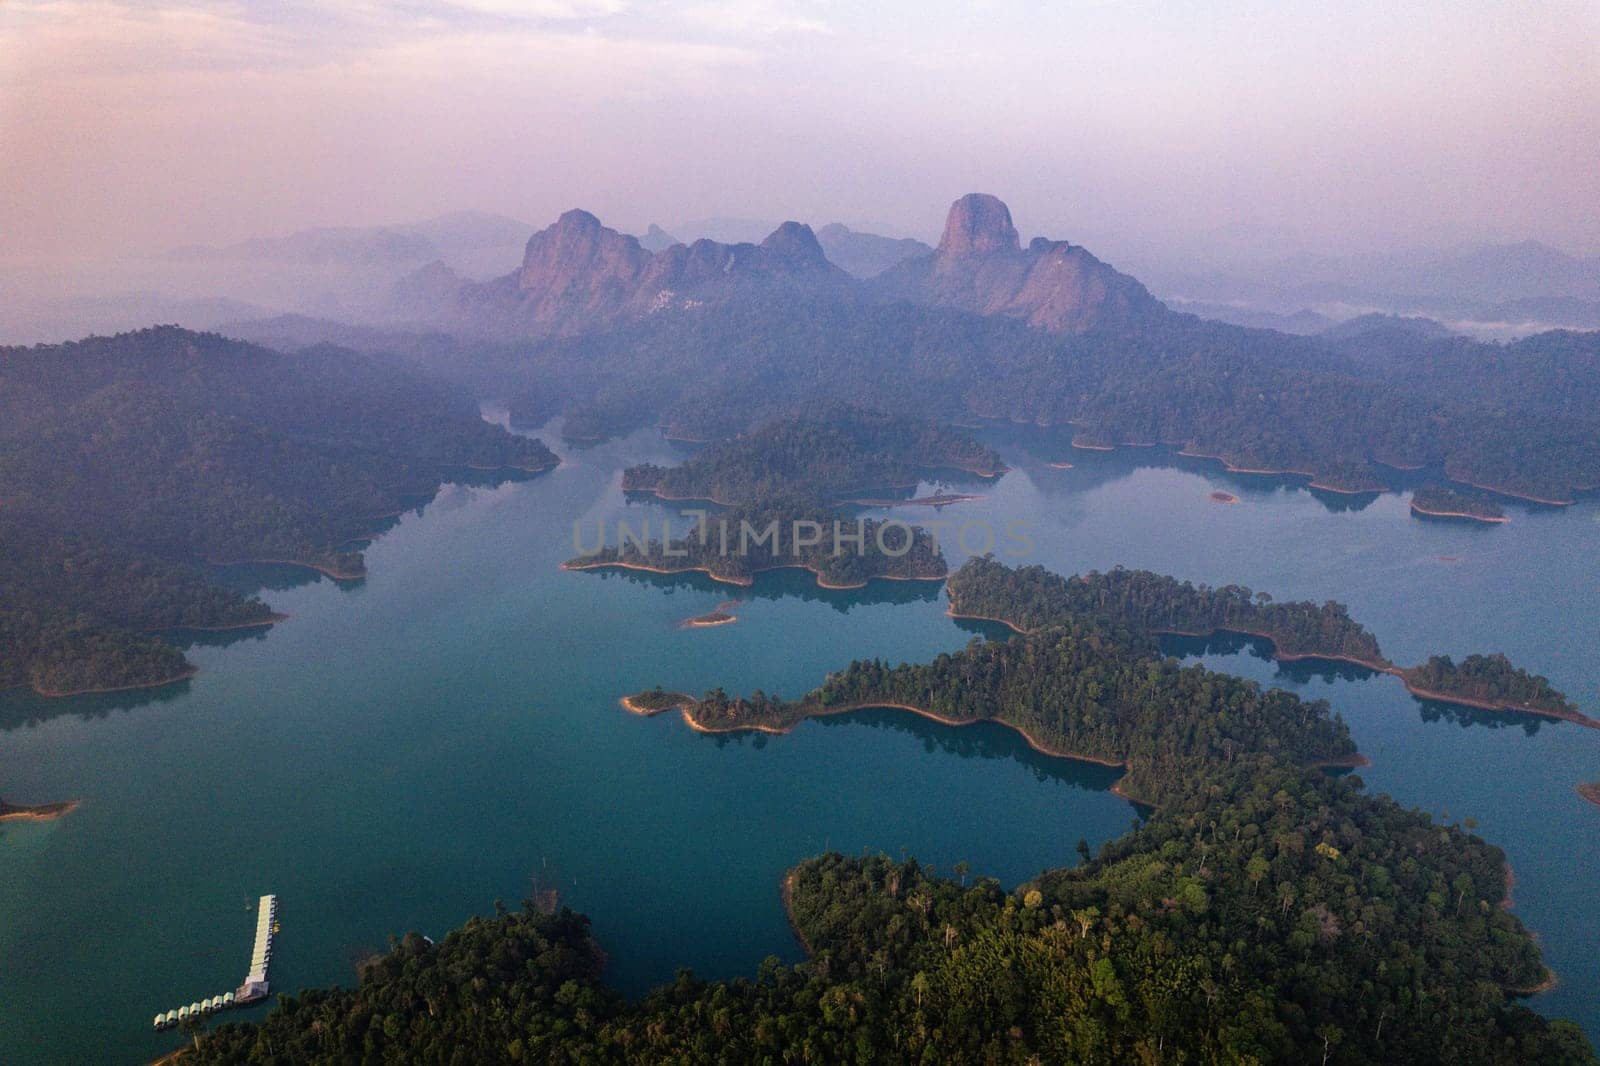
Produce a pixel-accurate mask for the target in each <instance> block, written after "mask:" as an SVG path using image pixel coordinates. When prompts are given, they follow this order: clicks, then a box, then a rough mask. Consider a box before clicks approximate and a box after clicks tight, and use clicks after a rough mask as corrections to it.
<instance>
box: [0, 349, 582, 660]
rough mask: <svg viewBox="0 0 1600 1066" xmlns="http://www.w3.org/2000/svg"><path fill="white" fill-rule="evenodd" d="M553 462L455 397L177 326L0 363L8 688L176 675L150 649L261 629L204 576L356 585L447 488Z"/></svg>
mask: <svg viewBox="0 0 1600 1066" xmlns="http://www.w3.org/2000/svg"><path fill="white" fill-rule="evenodd" d="M554 462H555V457H554V456H553V455H551V453H550V452H549V451H548V450H547V449H546V448H545V447H544V445H542V444H541V443H539V442H538V441H536V440H532V439H529V438H523V437H517V436H514V435H512V434H509V433H507V432H506V431H505V430H503V429H501V428H500V427H497V426H492V425H489V424H488V423H486V422H484V421H483V420H482V418H480V417H479V415H478V411H477V408H476V406H475V405H474V404H473V403H472V402H471V401H470V400H469V399H467V398H466V396H465V395H463V394H459V393H457V392H456V391H455V390H454V389H452V388H449V387H446V386H442V385H439V384H437V383H434V382H430V381H429V380H427V379H425V378H423V377H420V376H418V375H416V374H413V373H405V372H400V371H397V370H396V369H395V368H393V367H386V366H383V365H381V364H378V363H375V362H373V361H372V360H370V359H368V358H366V357H363V356H357V355H354V354H353V353H349V352H344V351H340V350H334V349H326V348H319V349H311V350H308V351H305V352H303V353H301V354H299V355H296V356H285V355H281V354H279V353H276V352H270V351H267V350H265V349H262V348H257V347H254V346H252V345H248V344H243V343H240V342H237V341H229V340H225V339H224V338H222V337H218V336H214V335H210V334H201V333H191V332H189V331H186V330H181V329H177V328H174V327H159V328H155V329H148V330H143V331H141V332H138V333H128V334H123V335H121V336H117V337H96V338H91V339H89V340H85V341H80V342H78V343H75V344H66V345H53V346H38V347H34V348H8V349H0V521H3V522H4V527H5V528H4V530H3V532H4V534H5V536H4V540H3V541H0V628H3V630H4V637H3V639H0V685H4V684H21V683H30V684H32V685H34V687H36V688H38V689H40V690H41V691H73V690H79V689H85V688H115V687H122V686H126V685H139V684H149V683H153V682H157V681H160V680H164V679H170V678H172V677H175V676H178V675H181V674H182V673H183V672H184V671H185V670H186V669H187V664H186V663H185V662H184V659H183V656H182V655H181V654H180V653H179V652H177V650H176V649H173V648H171V647H168V646H166V645H164V644H161V643H160V642H159V641H156V640H154V639H153V638H151V637H148V636H144V635H141V634H140V632H139V631H142V630H150V629H159V628H171V627H185V626H193V627H209V626H222V625H236V624H239V623H246V622H252V621H261V620H264V619H265V618H266V616H267V614H268V613H269V612H268V611H267V609H266V608H265V606H264V605H262V604H260V603H259V602H255V601H249V600H244V599H242V598H240V597H238V596H235V595H233V594H231V593H228V592H225V591H224V590H222V589H218V588H215V587H214V586H211V585H209V584H208V583H207V582H206V581H205V580H204V578H203V577H202V576H200V574H199V573H198V572H197V571H196V570H194V569H193V567H194V566H195V565H197V564H204V563H208V562H223V561H233V560H245V559H270V560H283V561H295V562H304V563H309V564H314V565H318V566H322V567H325V568H327V569H329V570H330V571H332V572H335V573H342V574H359V573H360V570H361V557H360V554H359V552H355V551H350V550H348V547H349V542H351V541H353V540H355V539H358V538H361V537H363V536H366V535H368V534H370V533H371V532H372V530H373V527H374V524H375V523H376V522H377V521H378V520H379V516H381V515H385V514H391V513H394V512H396V511H398V510H400V509H401V508H403V507H404V506H406V505H407V504H408V503H415V502H416V501H417V500H418V499H420V498H425V497H426V496H427V495H430V494H432V493H433V492H434V491H436V490H437V489H438V487H439V485H440V482H441V478H442V477H443V476H445V475H446V474H447V473H448V472H449V471H451V470H453V469H462V468H491V469H504V468H517V469H522V470H529V471H531V470H538V469H544V468H546V467H548V466H550V465H551V464H553V463H554Z"/></svg>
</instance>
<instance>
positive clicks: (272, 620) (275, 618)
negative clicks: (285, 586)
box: [146, 611, 289, 633]
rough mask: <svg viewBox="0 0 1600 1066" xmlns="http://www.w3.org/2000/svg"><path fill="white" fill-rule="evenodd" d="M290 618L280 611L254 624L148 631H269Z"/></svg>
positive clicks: (176, 627) (166, 627)
mask: <svg viewBox="0 0 1600 1066" xmlns="http://www.w3.org/2000/svg"><path fill="white" fill-rule="evenodd" d="M288 620H289V616H288V615H286V614H283V613H282V612H279V611H273V612H272V613H271V614H269V615H267V616H266V617H265V618H262V619H259V620H257V621H254V622H230V623H228V624H227V625H220V626H181V625H180V626H158V627H156V628H155V629H150V630H146V632H149V633H230V632H232V631H234V630H236V629H268V628H270V627H272V626H275V625H277V624H278V623H279V622H287V621H288Z"/></svg>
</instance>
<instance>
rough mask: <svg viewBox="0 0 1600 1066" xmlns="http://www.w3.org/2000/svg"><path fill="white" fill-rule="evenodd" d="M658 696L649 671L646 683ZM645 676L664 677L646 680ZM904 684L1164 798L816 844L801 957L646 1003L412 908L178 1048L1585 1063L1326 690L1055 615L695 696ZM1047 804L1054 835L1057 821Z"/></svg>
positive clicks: (1497, 897)
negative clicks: (1026, 834)
mask: <svg viewBox="0 0 1600 1066" xmlns="http://www.w3.org/2000/svg"><path fill="white" fill-rule="evenodd" d="M652 695H655V694H652ZM660 698H661V699H665V698H666V694H664V693H663V694H660ZM874 700H876V701H891V702H907V703H913V704H915V705H918V706H922V707H925V708H926V709H929V710H933V711H936V712H937V713H940V714H943V715H946V716H948V717H951V718H956V719H960V720H969V719H971V718H975V717H998V718H1000V719H1001V720H1004V721H1008V722H1011V723H1012V724H1014V725H1018V726H1019V727H1022V728H1026V729H1029V730H1030V731H1036V733H1037V734H1038V738H1039V739H1041V740H1045V741H1048V742H1053V743H1062V744H1070V745H1073V746H1076V747H1078V748H1079V749H1085V750H1086V752H1094V753H1097V754H1099V755H1102V756H1105V757H1107V758H1110V759H1117V760H1120V761H1125V762H1126V763H1127V764H1128V767H1129V770H1128V774H1127V775H1126V777H1125V778H1124V779H1123V780H1124V782H1128V783H1130V784H1131V785H1133V788H1134V791H1135V794H1139V795H1140V796H1141V798H1144V799H1146V800H1149V801H1151V802H1153V803H1154V804H1155V807H1154V810H1153V811H1152V812H1151V814H1150V816H1149V817H1148V819H1147V820H1145V821H1143V822H1142V823H1139V824H1136V826H1135V828H1134V829H1133V830H1132V831H1131V832H1130V833H1128V834H1127V835H1125V836H1123V837H1121V838H1119V839H1116V840H1113V841H1111V842H1109V843H1108V844H1106V845H1105V846H1104V847H1103V848H1102V849H1101V850H1100V853H1099V854H1098V855H1093V854H1091V853H1090V849H1089V847H1088V845H1087V844H1086V843H1080V845H1079V853H1080V857H1081V860H1082V861H1081V862H1080V863H1079V864H1078V865H1077V866H1075V867H1073V868H1070V869H1055V870H1049V871H1045V872H1044V873H1042V874H1041V875H1040V876H1038V877H1037V878H1035V879H1034V880H1032V881H1030V882H1027V883H1024V884H1021V885H1017V886H1015V887H1014V888H1012V889H1010V890H1007V889H1006V888H1005V887H1004V886H1001V885H1000V884H998V883H996V882H994V881H993V880H988V879H979V880H977V881H975V882H972V883H970V884H969V883H968V879H967V877H966V874H965V871H964V869H963V868H962V867H961V866H960V864H958V865H957V867H956V868H954V869H952V871H951V874H953V876H940V875H939V874H938V873H937V872H936V871H934V870H933V869H931V868H927V867H924V866H922V865H920V864H918V863H917V862H915V861H914V860H906V861H901V862H896V861H893V860H891V859H889V858H887V857H884V856H876V857H874V856H865V857H855V858H848V857H845V856H841V855H838V854H825V855H822V856H819V857H817V858H814V859H810V860H807V861H806V862H804V863H801V864H800V865H799V866H798V867H796V868H795V869H794V870H792V871H791V872H790V874H789V876H788V878H787V880H786V882H785V885H784V895H785V900H786V903H787V906H788V909H789V913H790V916H791V920H792V922H793V925H794V929H795V932H796V935H797V936H798V937H799V938H800V940H801V942H802V943H803V944H804V945H805V947H806V949H807V956H808V957H807V959H806V960H805V961H804V962H802V963H800V964H798V965H796V966H793V967H786V966H783V965H780V964H778V963H777V961H776V960H769V961H768V962H767V963H765V964H763V965H762V966H761V968H760V969H759V971H758V972H757V973H756V974H755V975H754V976H753V977H751V978H741V979H736V980H731V981H712V982H707V981H702V980H699V979H696V978H695V977H694V976H693V975H692V974H689V973H687V972H683V973H681V974H680V975H679V977H678V979H677V980H676V981H675V982H673V983H671V984H669V985H666V986H663V987H659V988H657V989H655V990H654V991H652V992H651V993H649V994H648V995H646V996H645V997H644V998H643V999H641V1000H639V1001H637V1002H629V1001H626V1000H623V999H621V998H620V997H618V996H617V995H615V994H614V993H612V992H610V991H609V990H608V989H607V988H606V987H605V985H604V983H603V981H602V972H603V963H604V952H603V950H602V948H601V947H600V945H599V944H598V943H597V942H596V941H595V939H594V938H593V936H592V934H591V933H590V930H589V927H588V923H587V921H586V920H585V919H584V918H583V917H581V916H580V915H577V914H574V913H572V912H570V911H567V910H564V909H559V908H557V907H555V906H554V905H553V901H550V900H548V899H545V900H540V901H537V902H535V901H529V902H528V903H526V904H525V905H524V908H523V909H522V910H520V911H516V912H511V911H507V910H505V909H503V908H500V907H498V906H497V909H496V912H495V914H494V915H493V916H492V917H489V918H483V919H473V920H472V921H470V922H468V923H467V925H466V926H465V927H463V928H462V929H459V930H457V931H456V932H453V933H451V934H450V935H449V936H447V937H445V938H444V939H443V940H442V941H440V942H439V943H438V944H433V943H430V942H428V941H427V940H425V939H423V938H421V937H418V936H415V935H412V936H408V937H406V938H405V939H404V940H401V941H399V942H397V943H396V944H395V945H394V947H393V949H392V950H391V951H390V952H389V953H388V954H386V955H384V956H382V957H381V958H378V959H376V960H374V961H373V962H371V963H370V964H368V965H367V966H365V967H364V968H363V970H362V972H361V978H360V983H359V985H358V986H357V987H356V988H354V989H328V990H317V991H309V992H304V993H302V994H300V995H297V996H286V997H283V998H282V999H281V1000H280V1003H279V1005H278V1007H277V1008H276V1009H275V1010H274V1011H273V1012H272V1013H271V1014H270V1015H269V1016H268V1017H267V1019H266V1020H265V1021H264V1022H263V1023H261V1024H259V1025H239V1024H232V1025H225V1026H223V1027H221V1028H220V1029H218V1030H217V1031H215V1032H213V1033H210V1034H207V1035H204V1036H202V1037H201V1038H200V1040H199V1045H198V1048H197V1049H196V1050H195V1051H194V1052H193V1053H192V1054H189V1055H186V1056H185V1058H186V1059H188V1060H191V1061H195V1062H198V1063H243V1062H260V1063H291V1062H293V1063H303V1062H313V1063H335V1062H372V1063H377V1062H396V1061H407V1062H439V1063H469V1062H471V1063H477V1062H513V1063H514V1062H531V1061H537V1062H573V1063H577V1062H607V1063H609V1062H616V1063H630V1062H637V1063H645V1062H669V1061H670V1062H707V1063H710V1062H756V1063H763V1062H770V1063H778V1062H808V1063H841V1062H848V1063H862V1064H866V1063H880V1062H889V1063H895V1062H904V1063H969V1062H970V1063H1017V1064H1025V1063H1035V1062H1085V1063H1106V1064H1120V1063H1125V1062H1149V1063H1157V1062H1237V1063H1264V1062H1319V1063H1323V1064H1329V1066H1332V1064H1341V1063H1351V1064H1354V1063H1367V1062H1374V1061H1394V1062H1408V1061H1427V1062H1434V1061H1444V1062H1452V1063H1521V1062H1541V1063H1592V1062H1594V1061H1595V1058H1594V1055H1593V1052H1592V1050H1591V1049H1590V1047H1589V1045H1588V1042H1587V1040H1586V1039H1585V1037H1584V1036H1583V1034H1582V1032H1581V1030H1579V1029H1578V1028H1577V1027H1576V1026H1574V1025H1572V1024H1571V1023H1568V1022H1564V1021H1549V1020H1547V1019H1545V1018H1543V1017H1541V1016H1540V1015H1537V1014H1535V1013H1533V1012H1532V1011H1529V1010H1527V1009H1526V1008H1524V1007H1522V1006H1521V1005H1520V1004H1518V1003H1517V1002H1516V1000H1517V997H1518V996H1519V995H1522V994H1525V993H1527V992H1529V991H1531V990H1532V989H1534V988H1535V987H1537V986H1540V985H1541V984H1542V983H1543V982H1545V981H1546V980H1547V978H1548V974H1547V972H1546V970H1545V968H1544V966H1543V964H1542V962H1541V961H1540V957H1539V951H1538V947H1537V944H1536V942H1535V941H1534V940H1533V938H1532V937H1531V936H1530V935H1529V934H1528V932H1527V931H1526V930H1525V929H1524V928H1523V926H1522V924H1521V922H1520V921H1519V920H1518V919H1517V918H1516V917H1515V916H1514V915H1513V914H1511V913H1510V912H1509V911H1508V910H1506V909H1505V907H1504V906H1503V904H1504V901H1505V899H1506V892H1507V880H1506V878H1507V875H1506V865H1505V856H1504V854H1503V853H1502V852H1501V851H1500V849H1499V848H1496V847H1494V846H1493V845H1491V844H1488V843H1487V842H1485V841H1484V840H1482V839H1481V838H1479V837H1477V836H1475V835H1474V834H1473V833H1472V832H1471V831H1470V830H1471V824H1470V823H1468V825H1467V826H1465V827H1462V826H1456V825H1448V824H1442V823H1438V822H1435V821H1434V820H1433V819H1432V818H1431V817H1430V816H1429V815H1427V814H1425V813H1422V812H1418V811H1411V810H1406V809H1404V808H1401V807H1400V806H1398V805H1397V804H1395V803H1394V802H1393V801H1392V800H1390V799H1388V798H1387V797H1373V796H1369V795H1367V794H1366V793H1365V791H1364V789H1363V784H1362V782H1361V780H1360V778H1359V777H1356V776H1354V775H1347V776H1344V777H1339V778H1335V777H1330V776H1328V775H1327V774H1325V773H1324V772H1322V771H1321V770H1319V769H1315V768H1311V767H1308V766H1307V765H1306V764H1307V763H1315V762H1318V761H1322V760H1326V759H1335V760H1348V758H1349V757H1350V756H1351V755H1352V754H1353V753H1354V748H1353V745H1352V743H1351V740H1350V737H1349V734H1348V731H1347V730H1346V728H1345V726H1344V725H1343V723H1342V722H1341V721H1339V719H1337V718H1336V717H1330V716H1329V714H1328V712H1327V708H1326V706H1325V705H1323V704H1320V703H1305V702H1302V701H1300V700H1299V699H1298V698H1296V697H1294V696H1292V695H1289V694H1287V693H1283V692H1279V691H1266V692H1264V691H1263V690H1261V688H1260V687H1259V686H1257V685H1255V684H1253V683H1250V682H1246V681H1241V680H1238V679H1235V678H1230V677H1227V676H1225V675H1218V674H1214V673H1211V672H1209V671H1207V670H1205V669H1204V668H1201V667H1189V668H1181V667H1179V666H1178V665H1177V664H1176V663H1174V662H1173V661H1171V660H1166V659H1163V658H1161V657H1160V656H1159V654H1158V653H1157V652H1156V651H1155V649H1154V645H1153V644H1152V643H1151V641H1150V638H1149V637H1148V636H1146V635H1142V634H1136V633H1131V632H1129V631H1127V630H1116V629H1114V628H1113V627H1111V626H1110V625H1108V624H1106V623H1103V622H1099V621H1086V620H1085V621H1067V622H1064V623H1061V624H1057V625H1052V626H1050V627H1047V628H1045V629H1043V630H1042V631H1040V632H1037V633H1033V634H1030V635H1027V636H1019V637H1016V638H1014V639H1011V640H1007V641H1001V642H997V643H992V644H984V643H982V642H978V641H975V642H974V643H973V644H972V645H970V646H969V647H968V648H967V649H966V650H964V651H962V652H958V653H956V654H954V655H943V656H940V657H939V659H938V660H936V661H935V662H934V663H931V664H927V665H922V666H900V667H888V666H885V665H884V664H882V663H876V662H873V663H856V664H854V665H852V666H851V667H849V668H848V669H846V670H845V671H844V672H843V673H841V674H837V675H834V676H833V677H831V678H829V679H828V681H827V682H826V683H825V684H824V686H823V687H822V688H821V689H819V690H818V691H817V692H815V693H813V694H812V695H811V696H809V697H807V698H806V699H805V700H802V701H801V702H800V703H799V704H784V703H782V702H781V701H778V700H776V699H772V698H768V697H766V696H764V695H762V694H759V693H757V694H755V695H753V696H752V697H750V698H748V699H743V700H739V699H730V698H729V697H727V696H726V695H725V694H722V693H713V694H711V696H710V697H709V698H708V699H707V700H705V701H703V702H702V703H700V704H697V705H695V707H694V708H693V709H692V710H691V713H692V714H694V715H695V716H697V718H699V717H700V716H704V717H703V724H705V725H707V726H711V727H714V728H715V727H719V726H722V725H724V724H726V725H731V726H737V725H745V726H749V725H754V724H763V725H768V726H782V725H786V724H789V723H791V722H792V721H793V720H794V718H795V716H796V715H798V714H803V713H806V712H807V710H808V709H809V710H811V711H813V712H820V711H823V710H826V709H829V708H833V709H837V708H839V707H841V706H847V705H851V704H854V703H856V702H861V701H874ZM1071 831H1072V830H1071V828H1070V826H1063V827H1062V832H1063V833H1064V834H1069V833H1071Z"/></svg>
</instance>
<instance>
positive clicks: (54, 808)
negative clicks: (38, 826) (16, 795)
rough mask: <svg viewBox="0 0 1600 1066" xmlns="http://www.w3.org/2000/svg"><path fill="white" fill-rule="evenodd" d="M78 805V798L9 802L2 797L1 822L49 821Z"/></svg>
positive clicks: (0, 800)
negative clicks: (54, 800) (50, 801)
mask: <svg viewBox="0 0 1600 1066" xmlns="http://www.w3.org/2000/svg"><path fill="white" fill-rule="evenodd" d="M77 806H78V801H77V800H63V801H61V802H59V803H35V804H31V805H30V804H23V803H7V802H6V801H5V799H3V798H0V822H6V821H14V822H20V821H32V822H48V821H51V820H52V819H55V818H60V817H61V816H62V815H64V814H70V813H71V812H72V811H73V810H74V809H75V808H76V807H77Z"/></svg>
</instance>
